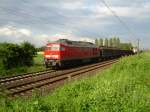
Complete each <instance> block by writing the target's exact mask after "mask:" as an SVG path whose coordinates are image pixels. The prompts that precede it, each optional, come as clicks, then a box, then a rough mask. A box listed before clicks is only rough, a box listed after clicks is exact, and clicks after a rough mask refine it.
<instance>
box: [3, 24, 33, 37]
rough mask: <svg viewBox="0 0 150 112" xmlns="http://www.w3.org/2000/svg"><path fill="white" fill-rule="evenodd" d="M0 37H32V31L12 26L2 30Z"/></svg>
mask: <svg viewBox="0 0 150 112" xmlns="http://www.w3.org/2000/svg"><path fill="white" fill-rule="evenodd" d="M0 35H4V36H15V37H20V36H31V31H30V30H28V29H17V28H15V27H12V26H5V27H1V28H0Z"/></svg>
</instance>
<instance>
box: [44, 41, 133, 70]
mask: <svg viewBox="0 0 150 112" xmlns="http://www.w3.org/2000/svg"><path fill="white" fill-rule="evenodd" d="M131 54H133V51H132V50H121V49H118V48H111V47H104V46H102V47H99V46H97V45H95V44H93V43H90V42H83V41H71V40H68V39H59V40H57V41H55V42H51V43H48V44H47V45H46V48H45V51H44V62H45V65H46V67H52V68H62V67H65V66H67V65H73V64H79V63H87V62H93V61H98V60H103V59H111V58H117V57H121V56H126V55H131Z"/></svg>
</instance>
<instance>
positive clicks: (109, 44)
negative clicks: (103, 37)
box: [108, 38, 112, 47]
mask: <svg viewBox="0 0 150 112" xmlns="http://www.w3.org/2000/svg"><path fill="white" fill-rule="evenodd" d="M108 46H110V47H112V38H110V39H109V40H108Z"/></svg>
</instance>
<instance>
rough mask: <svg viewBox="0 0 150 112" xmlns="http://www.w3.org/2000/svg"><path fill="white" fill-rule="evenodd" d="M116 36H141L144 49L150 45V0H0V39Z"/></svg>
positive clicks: (133, 38)
mask: <svg viewBox="0 0 150 112" xmlns="http://www.w3.org/2000/svg"><path fill="white" fill-rule="evenodd" d="M102 1H105V2H106V4H107V5H108V6H109V7H110V9H111V10H112V11H113V12H115V14H116V15H117V16H118V17H119V18H120V19H121V22H120V21H119V20H118V19H117V18H116V17H115V16H114V15H113V14H112V12H111V11H110V10H109V9H108V8H107V7H106V6H105V5H104V3H103V2H102ZM122 22H123V23H122ZM114 36H117V37H120V39H121V40H122V41H123V42H131V43H132V44H134V45H136V43H137V39H138V38H139V39H140V47H141V48H150V44H149V43H150V0H0V42H13V43H20V42H23V41H29V42H31V43H33V44H35V45H36V46H43V45H45V44H46V43H47V42H48V41H54V40H57V39H60V38H67V39H70V40H84V41H90V42H94V40H95V38H106V37H107V38H111V37H114Z"/></svg>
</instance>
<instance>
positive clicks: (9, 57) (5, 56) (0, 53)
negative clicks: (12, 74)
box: [0, 42, 36, 69]
mask: <svg viewBox="0 0 150 112" xmlns="http://www.w3.org/2000/svg"><path fill="white" fill-rule="evenodd" d="M35 55H36V49H35V47H34V46H33V45H32V44H30V43H28V42H24V43H22V44H21V45H17V44H12V43H2V44H0V66H1V68H3V69H11V68H15V67H20V66H31V65H32V64H33V57H34V56H35Z"/></svg>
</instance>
